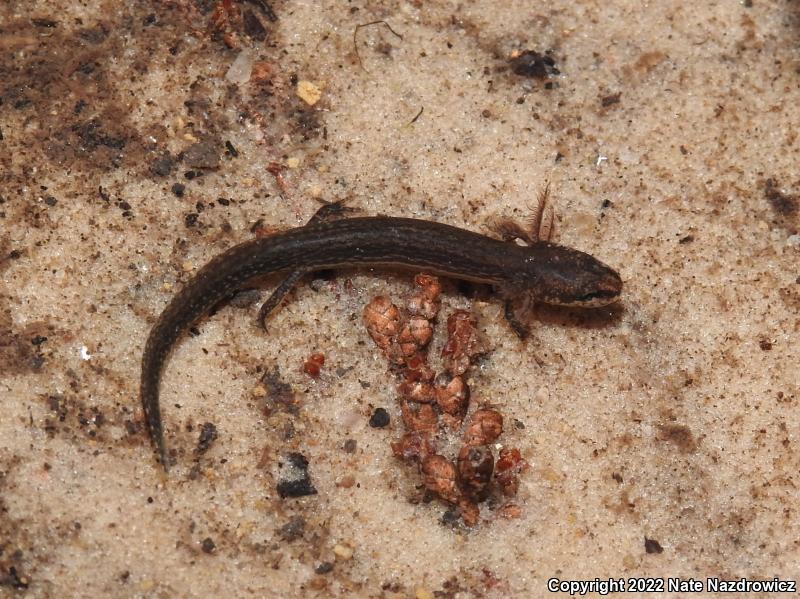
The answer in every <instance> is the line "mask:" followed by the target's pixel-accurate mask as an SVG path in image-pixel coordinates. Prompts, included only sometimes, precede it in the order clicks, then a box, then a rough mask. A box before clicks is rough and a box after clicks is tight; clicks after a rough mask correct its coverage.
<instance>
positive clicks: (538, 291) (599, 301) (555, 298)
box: [520, 243, 622, 308]
mask: <svg viewBox="0 0 800 599" xmlns="http://www.w3.org/2000/svg"><path fill="white" fill-rule="evenodd" d="M525 249H526V250H527V251H528V256H527V257H526V259H525V264H526V268H525V271H524V272H523V273H520V274H521V275H522V280H521V281H520V283H522V285H523V286H524V287H526V290H527V291H528V292H529V293H531V299H533V300H534V301H536V302H543V303H546V304H553V305H556V306H578V307H584V308H595V307H598V306H605V305H607V304H610V303H612V302H615V301H616V300H617V299H619V296H620V293H621V292H622V279H620V276H619V274H617V272H616V271H615V270H614V269H612V268H610V267H609V266H606V265H605V264H603V263H602V262H600V261H599V260H597V259H596V258H593V257H592V256H590V255H589V254H585V253H583V252H579V251H578V250H573V249H571V248H568V247H564V246H560V245H556V244H553V243H535V244H533V245H531V246H529V247H527V248H525Z"/></svg>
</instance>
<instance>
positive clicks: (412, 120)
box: [409, 106, 425, 125]
mask: <svg viewBox="0 0 800 599" xmlns="http://www.w3.org/2000/svg"><path fill="white" fill-rule="evenodd" d="M424 110H425V107H424V106H423V107H422V108H420V109H419V112H418V113H417V116H415V117H414V118H413V119H411V122H410V123H409V125H413V124H414V123H416V122H417V119H418V118H419V117H421V116H422V112H423V111H424Z"/></svg>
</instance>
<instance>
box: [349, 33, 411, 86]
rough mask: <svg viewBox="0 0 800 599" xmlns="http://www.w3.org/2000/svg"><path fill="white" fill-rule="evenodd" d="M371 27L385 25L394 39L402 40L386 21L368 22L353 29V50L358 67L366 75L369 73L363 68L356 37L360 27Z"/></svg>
mask: <svg viewBox="0 0 800 599" xmlns="http://www.w3.org/2000/svg"><path fill="white" fill-rule="evenodd" d="M372 25H386V28H387V29H388V30H389V31H391V32H392V33H393V34H394V35H395V36H396V37H398V38H399V39H401V40H402V39H403V36H402V35H400V34H399V33H397V32H396V31H395V30H394V29H392V26H391V25H389V23H387V22H386V21H370V22H369V23H362V24H361V25H356V28H355V29H353V50H355V53H356V58H358V65H359V66H360V67H361V68H362V69H364V71H366V72H367V73H369V71H367V69H366V68H365V67H364V63H363V62H361V55H360V54H359V53H358V41H357V40H356V36H357V35H358V30H359V29H361V28H362V27H371V26H372Z"/></svg>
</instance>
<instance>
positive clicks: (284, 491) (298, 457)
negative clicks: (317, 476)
mask: <svg viewBox="0 0 800 599" xmlns="http://www.w3.org/2000/svg"><path fill="white" fill-rule="evenodd" d="M316 494H317V490H316V489H315V488H314V485H313V484H312V483H311V477H310V476H309V473H308V459H306V457H305V456H304V455H303V454H302V453H297V452H293V453H290V454H288V455H287V456H286V462H284V463H283V464H282V465H281V476H280V480H279V481H278V495H280V497H281V499H285V498H286V497H303V496H305V495H316Z"/></svg>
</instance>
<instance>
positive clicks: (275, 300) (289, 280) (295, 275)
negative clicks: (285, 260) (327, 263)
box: [258, 270, 308, 331]
mask: <svg viewBox="0 0 800 599" xmlns="http://www.w3.org/2000/svg"><path fill="white" fill-rule="evenodd" d="M307 273H308V271H306V270H295V271H293V272H292V273H290V274H289V276H288V277H286V278H285V279H284V280H283V281H281V284H280V285H278V287H276V288H275V291H273V292H272V295H270V296H269V297H268V298H267V301H265V302H264V303H263V304H262V305H261V309H260V310H259V311H258V324H260V325H261V328H262V329H264V331H266V330H267V317H268V316H269V315H270V313H271V312H272V311H273V310H274V309H275V308H276V307H277V306H278V304H280V303H281V300H283V298H284V297H286V294H287V293H289V292H290V291H291V290H292V289H293V288H294V286H295V285H297V283H299V282H300V279H302V278H303V277H304V276H305V275H306V274H307Z"/></svg>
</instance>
